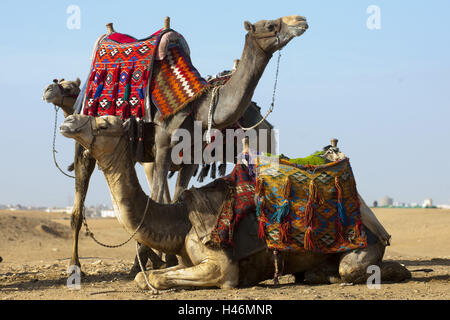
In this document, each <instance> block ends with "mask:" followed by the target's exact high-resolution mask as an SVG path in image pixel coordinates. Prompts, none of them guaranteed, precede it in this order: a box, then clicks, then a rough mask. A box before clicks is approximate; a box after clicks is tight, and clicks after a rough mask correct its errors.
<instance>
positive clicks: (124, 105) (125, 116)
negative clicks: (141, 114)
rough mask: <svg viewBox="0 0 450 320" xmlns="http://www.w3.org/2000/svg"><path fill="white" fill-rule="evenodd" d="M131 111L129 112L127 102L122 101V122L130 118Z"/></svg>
mask: <svg viewBox="0 0 450 320" xmlns="http://www.w3.org/2000/svg"><path fill="white" fill-rule="evenodd" d="M130 115H131V111H130V104H129V103H128V101H124V102H123V103H122V120H126V119H128V118H129V117H130Z"/></svg>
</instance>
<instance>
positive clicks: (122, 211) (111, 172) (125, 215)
mask: <svg viewBox="0 0 450 320" xmlns="http://www.w3.org/2000/svg"><path fill="white" fill-rule="evenodd" d="M125 142H126V139H125V140H122V141H121V142H120V143H121V145H122V146H121V147H119V148H117V150H116V151H115V152H114V153H115V154H117V153H125V154H127V155H129V153H128V152H127V150H124V148H127V146H126V145H127V144H126V143H125ZM105 158H106V157H104V159H101V160H99V164H100V166H102V165H105V167H104V169H103V174H104V176H105V178H106V181H107V183H108V186H109V189H110V192H111V197H112V200H113V202H115V204H116V206H117V209H118V210H119V213H118V215H117V218H118V220H119V222H120V223H121V224H122V225H123V227H124V228H125V229H126V230H127V232H128V233H130V234H131V233H133V232H134V231H135V230H136V229H137V228H138V227H139V226H140V224H141V221H142V220H143V219H144V220H143V221H144V222H143V223H142V225H141V226H140V227H139V230H138V232H137V234H136V236H135V238H136V240H138V241H139V242H140V243H142V244H145V245H147V246H149V247H151V248H154V249H157V250H161V251H163V252H166V253H177V252H178V251H179V250H180V249H181V247H182V246H183V243H184V238H185V236H186V234H187V232H188V231H189V228H190V222H189V219H188V214H187V209H186V207H185V206H184V205H183V204H181V203H177V204H171V205H167V204H159V203H156V202H155V201H153V200H151V199H149V197H148V196H147V195H146V194H145V192H144V191H143V190H142V188H141V186H140V184H139V180H138V178H137V175H136V170H135V168H134V162H133V161H132V159H131V157H130V156H127V157H126V158H121V159H120V161H115V162H113V160H111V159H105ZM106 164H108V166H106ZM146 208H147V213H145V209H146ZM144 214H145V217H144V218H143V216H144Z"/></svg>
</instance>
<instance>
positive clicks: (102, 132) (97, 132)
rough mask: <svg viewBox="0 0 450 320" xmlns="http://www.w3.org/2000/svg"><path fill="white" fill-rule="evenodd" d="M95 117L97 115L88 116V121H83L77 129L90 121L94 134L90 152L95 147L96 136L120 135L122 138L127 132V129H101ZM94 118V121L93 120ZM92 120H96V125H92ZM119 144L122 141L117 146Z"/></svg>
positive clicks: (92, 133)
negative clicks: (109, 130)
mask: <svg viewBox="0 0 450 320" xmlns="http://www.w3.org/2000/svg"><path fill="white" fill-rule="evenodd" d="M95 119H96V118H95V117H91V116H88V119H87V120H86V122H85V123H83V125H81V126H80V127H78V128H77V129H78V130H79V129H81V128H83V127H84V126H85V125H86V124H87V123H89V127H90V129H91V135H92V140H91V142H90V144H89V148H87V150H88V151H89V152H90V151H91V150H92V148H93V147H94V144H95V140H96V138H97V137H99V136H104V137H120V138H122V137H124V136H125V134H126V131H125V130H124V131H122V132H108V131H105V130H103V129H99V128H98V126H97V121H95ZM92 120H94V121H92ZM92 122H94V125H92ZM119 144H120V143H117V146H116V148H117V147H118V145H119Z"/></svg>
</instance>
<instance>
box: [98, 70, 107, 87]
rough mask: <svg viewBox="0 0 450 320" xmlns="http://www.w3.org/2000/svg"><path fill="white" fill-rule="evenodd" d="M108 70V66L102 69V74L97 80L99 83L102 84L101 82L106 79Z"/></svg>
mask: <svg viewBox="0 0 450 320" xmlns="http://www.w3.org/2000/svg"><path fill="white" fill-rule="evenodd" d="M106 71H107V69H106V66H105V67H104V68H103V69H102V70H101V71H100V74H99V76H98V81H97V84H100V83H102V82H103V81H104V80H105V78H106V73H107V72H106Z"/></svg>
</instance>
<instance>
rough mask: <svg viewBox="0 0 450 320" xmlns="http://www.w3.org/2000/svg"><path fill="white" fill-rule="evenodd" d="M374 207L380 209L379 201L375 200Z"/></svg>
mask: <svg viewBox="0 0 450 320" xmlns="http://www.w3.org/2000/svg"><path fill="white" fill-rule="evenodd" d="M373 207H374V208H376V207H378V201H377V200H375V201H374V202H373Z"/></svg>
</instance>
